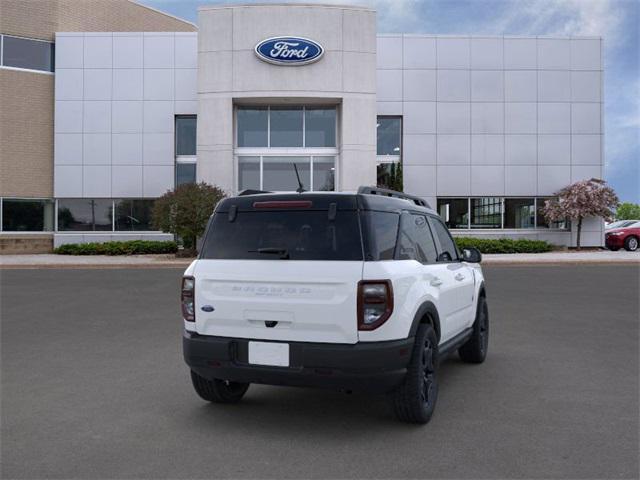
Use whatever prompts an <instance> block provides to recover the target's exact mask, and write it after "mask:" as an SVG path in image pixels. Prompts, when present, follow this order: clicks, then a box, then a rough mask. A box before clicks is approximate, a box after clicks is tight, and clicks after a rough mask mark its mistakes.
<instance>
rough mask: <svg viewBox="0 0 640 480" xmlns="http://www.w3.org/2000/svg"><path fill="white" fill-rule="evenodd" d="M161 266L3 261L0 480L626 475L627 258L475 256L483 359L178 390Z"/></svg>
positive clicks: (629, 408)
mask: <svg viewBox="0 0 640 480" xmlns="http://www.w3.org/2000/svg"><path fill="white" fill-rule="evenodd" d="M181 273H182V271H181V270H178V269H157V270H151V269H130V270H125V269H114V270H98V269H93V270H73V269H67V270H53V269H44V270H3V271H0V282H1V283H0V287H1V289H2V290H1V292H0V293H1V297H0V300H1V310H0V313H1V316H2V318H1V320H2V323H1V328H2V330H1V332H0V333H1V337H2V339H1V347H2V352H1V355H2V356H1V360H2V365H1V374H2V379H1V387H2V391H1V400H2V404H1V407H2V411H1V444H0V445H1V454H2V457H1V458H2V472H1V475H0V476H1V477H2V478H7V479H9V478H83V479H89V478H91V479H93V478H222V477H224V478H229V477H236V478H238V477H239V478H301V477H302V478H308V477H314V478H337V477H339V478H638V474H639V473H638V448H639V443H638V428H639V422H638V416H639V410H638V408H639V402H638V390H639V380H638V379H639V371H638V359H639V356H638V354H639V351H638V333H639V328H638V322H639V320H638V317H639V293H638V292H639V291H640V285H639V275H638V267H637V266H628V267H625V266H619V265H616V266H589V265H585V266H561V267H553V266H546V267H543V266H531V267H524V266H511V267H508V266H503V267H487V268H485V275H486V277H487V285H488V294H489V308H490V313H491V322H492V332H491V334H492V336H491V340H490V350H489V357H488V359H487V361H486V362H485V363H484V364H482V365H478V366H469V365H465V364H462V363H461V362H460V361H458V359H457V357H452V358H451V359H449V360H447V361H446V362H445V363H444V364H443V365H442V367H441V388H440V396H439V400H438V406H437V409H436V413H435V416H434V418H433V419H432V421H431V423H430V424H428V425H427V426H422V427H418V426H412V425H406V424H402V423H398V422H396V421H395V420H394V419H393V417H392V415H391V411H390V409H389V408H388V407H387V404H386V402H385V400H384V398H383V397H367V396H365V395H357V394H353V395H347V394H342V393H338V392H331V391H322V390H310V389H296V388H277V387H267V386H255V385H254V386H252V387H251V388H250V390H249V392H248V393H247V396H246V397H245V399H244V401H243V402H242V403H241V404H239V405H236V406H218V405H210V404H207V403H205V402H203V401H201V400H200V399H199V398H198V397H197V396H196V395H195V393H194V392H193V391H192V388H191V384H190V381H189V378H188V372H187V369H186V366H185V365H184V364H183V361H182V357H181V343H180V342H181V320H180V314H179V309H178V302H177V300H178V288H179V279H180V276H181Z"/></svg>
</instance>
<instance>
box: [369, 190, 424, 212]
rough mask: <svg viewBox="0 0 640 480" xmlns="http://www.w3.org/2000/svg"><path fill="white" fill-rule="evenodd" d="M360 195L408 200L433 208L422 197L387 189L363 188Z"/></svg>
mask: <svg viewBox="0 0 640 480" xmlns="http://www.w3.org/2000/svg"><path fill="white" fill-rule="evenodd" d="M358 193H361V194H367V195H380V196H382V197H393V198H401V199H402V200H408V201H410V202H413V203H415V204H416V205H419V206H421V207H426V208H431V206H430V205H429V203H428V202H427V201H426V200H424V199H422V198H420V197H416V196H414V195H409V194H408V193H403V192H397V191H395V190H388V189H386V188H378V187H367V186H362V187H359V188H358Z"/></svg>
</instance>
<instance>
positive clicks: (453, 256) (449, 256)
mask: <svg viewBox="0 0 640 480" xmlns="http://www.w3.org/2000/svg"><path fill="white" fill-rule="evenodd" d="M429 224H430V225H431V231H432V232H433V234H434V235H435V236H436V238H437V239H438V241H439V242H440V261H445V262H446V261H452V260H457V259H458V249H457V248H456V244H455V243H454V241H453V238H451V234H450V233H449V231H448V230H447V228H446V227H445V226H444V223H442V222H441V221H440V220H438V219H437V218H429Z"/></svg>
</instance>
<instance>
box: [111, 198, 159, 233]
mask: <svg viewBox="0 0 640 480" xmlns="http://www.w3.org/2000/svg"><path fill="white" fill-rule="evenodd" d="M153 203H154V201H153V200H150V199H149V200H147V199H122V200H115V201H114V204H115V212H116V217H115V229H116V231H122V232H126V231H129V232H141V231H150V230H154V229H153V227H152V226H151V212H152V210H153Z"/></svg>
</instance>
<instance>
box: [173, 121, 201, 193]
mask: <svg viewBox="0 0 640 480" xmlns="http://www.w3.org/2000/svg"><path fill="white" fill-rule="evenodd" d="M196 139H197V118H196V116H195V115H178V116H176V141H175V144H176V178H175V183H176V187H179V186H180V185H183V184H185V183H195V182H196V165H197V157H196V144H197V140H196Z"/></svg>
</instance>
